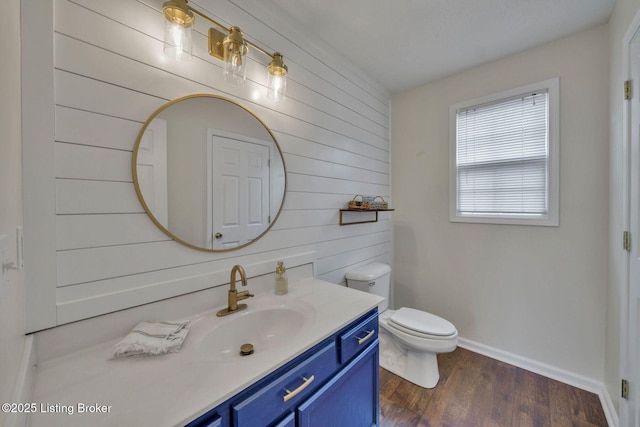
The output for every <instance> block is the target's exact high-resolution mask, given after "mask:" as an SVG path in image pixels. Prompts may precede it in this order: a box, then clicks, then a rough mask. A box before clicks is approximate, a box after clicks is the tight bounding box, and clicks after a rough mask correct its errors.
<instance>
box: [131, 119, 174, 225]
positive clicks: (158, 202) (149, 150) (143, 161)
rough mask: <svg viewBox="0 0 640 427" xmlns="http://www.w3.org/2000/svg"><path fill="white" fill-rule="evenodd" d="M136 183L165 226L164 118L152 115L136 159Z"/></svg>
mask: <svg viewBox="0 0 640 427" xmlns="http://www.w3.org/2000/svg"><path fill="white" fill-rule="evenodd" d="M136 166H137V170H138V185H139V186H140V190H141V191H142V193H143V194H144V195H145V199H144V200H145V203H146V204H147V206H148V207H149V209H151V211H152V212H153V213H154V216H155V217H156V220H157V221H158V222H159V223H160V224H162V226H164V227H166V226H167V224H168V206H167V121H166V120H162V119H158V118H156V119H153V120H152V121H151V123H149V126H147V128H146V129H145V132H144V135H143V136H142V139H141V140H140V146H139V147H138V158H137V162H136Z"/></svg>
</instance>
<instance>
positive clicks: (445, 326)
mask: <svg viewBox="0 0 640 427" xmlns="http://www.w3.org/2000/svg"><path fill="white" fill-rule="evenodd" d="M387 324H388V325H389V326H391V327H393V328H395V329H398V330H400V331H402V332H404V333H406V334H409V335H413V336H416V337H422V338H430V339H448V338H450V337H451V336H453V335H457V332H458V331H457V330H456V327H455V326H453V324H452V323H451V322H449V321H448V320H446V319H443V318H442V317H438V316H436V315H435V314H431V313H427V312H424V311H420V310H416V309H413V308H408V307H402V308H401V309H399V310H397V311H396V312H395V313H393V314H392V315H391V316H389V317H388V319H387Z"/></svg>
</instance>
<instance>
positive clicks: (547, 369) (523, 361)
mask: <svg viewBox="0 0 640 427" xmlns="http://www.w3.org/2000/svg"><path fill="white" fill-rule="evenodd" d="M458 346H460V347H462V348H464V349H467V350H470V351H473V352H474V353H479V354H482V355H484V356H487V357H491V358H492V359H496V360H500V361H502V362H505V363H508V364H510V365H514V366H517V367H518V368H522V369H526V370H527V371H531V372H534V373H536V374H539V375H543V376H545V377H547V378H551V379H554V380H556V381H560V382H562V383H565V384H569V385H570V386H573V387H576V388H579V389H582V390H586V391H589V392H591V393H594V394H597V395H598V397H599V398H600V403H601V404H602V409H603V410H604V414H605V416H606V418H607V423H608V424H609V427H618V423H619V420H618V414H617V413H616V410H615V407H614V405H613V401H612V400H611V396H609V392H608V391H607V388H606V387H605V385H604V383H602V382H600V381H596V380H594V379H592V378H588V377H585V376H583V375H579V374H576V373H574V372H570V371H567V370H566V369H561V368H558V367H556V366H553V365H549V364H547V363H543V362H539V361H537V360H533V359H529V358H527V357H523V356H520V355H517V354H514V353H509V352H507V351H503V350H500V349H497V348H494V347H490V346H488V345H484V344H480V343H478V342H475V341H472V340H468V339H466V338H461V337H458Z"/></svg>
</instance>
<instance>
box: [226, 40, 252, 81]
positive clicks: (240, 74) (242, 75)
mask: <svg viewBox="0 0 640 427" xmlns="http://www.w3.org/2000/svg"><path fill="white" fill-rule="evenodd" d="M247 51H248V48H247V45H246V43H245V41H244V39H243V37H242V31H240V29H239V28H238V27H231V32H230V33H229V35H228V36H227V37H225V39H224V42H223V44H222V53H223V60H224V68H223V69H222V73H223V75H224V79H225V81H228V82H231V83H235V84H238V85H241V84H243V83H244V81H245V79H246V77H247V67H246V55H247Z"/></svg>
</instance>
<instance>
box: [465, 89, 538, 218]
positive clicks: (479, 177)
mask: <svg viewBox="0 0 640 427" xmlns="http://www.w3.org/2000/svg"><path fill="white" fill-rule="evenodd" d="M548 98H549V97H548V91H537V92H535V93H528V94H524V95H520V96H517V97H513V98H509V99H503V100H500V101H497V102H493V103H490V104H484V105H479V106H474V107H471V108H466V109H461V110H458V111H457V113H456V173H457V202H456V208H457V211H458V213H459V214H463V215H470V216H473V215H495V216H500V215H510V216H530V217H537V216H543V215H546V214H547V211H548V188H549V186H548V166H549V136H548V135H549V132H548V128H549V123H548V122H549V121H548V116H549V115H548V111H549V105H548V104H549V102H548Z"/></svg>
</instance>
